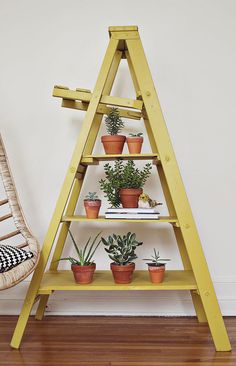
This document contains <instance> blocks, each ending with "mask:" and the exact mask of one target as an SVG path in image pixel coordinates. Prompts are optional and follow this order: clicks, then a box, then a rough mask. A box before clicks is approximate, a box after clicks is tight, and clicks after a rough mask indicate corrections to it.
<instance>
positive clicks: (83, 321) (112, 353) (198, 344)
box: [0, 316, 236, 366]
mask: <svg viewBox="0 0 236 366" xmlns="http://www.w3.org/2000/svg"><path fill="white" fill-rule="evenodd" d="M16 320H17V317H15V316H0V365H1V366H19V365H30V366H39V365H40V366H58V365H63V366H64V365H65V366H75V365H79V366H172V365H173V366H185V365H187V366H197V365H201V366H203V365H204V366H210V365H211V366H212V365H216V366H231V365H232V366H236V317H234V318H233V317H232V318H226V319H225V322H226V326H227V329H228V332H229V336H230V340H231V342H232V347H233V351H232V352H215V350H214V346H213V343H212V339H211V335H210V333H209V330H208V327H207V325H205V324H199V323H197V320H196V319H195V318H191V317H186V318H158V317H137V318H136V317H87V316H86V317H75V316H73V317H65V316H47V317H45V318H44V320H42V321H37V320H35V319H34V318H33V317H31V319H30V320H29V323H28V326H27V329H26V332H25V336H24V338H23V342H22V346H21V349H20V350H13V349H11V348H10V346H9V343H10V340H11V336H12V332H13V329H14V327H15V324H16Z"/></svg>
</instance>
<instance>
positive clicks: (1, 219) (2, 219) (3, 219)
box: [0, 213, 12, 222]
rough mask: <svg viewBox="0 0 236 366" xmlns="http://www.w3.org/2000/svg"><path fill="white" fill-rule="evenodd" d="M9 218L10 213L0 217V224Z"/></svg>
mask: <svg viewBox="0 0 236 366" xmlns="http://www.w3.org/2000/svg"><path fill="white" fill-rule="evenodd" d="M10 217H12V213H9V214H7V215H4V216H1V217H0V222H1V221H5V220H7V219H10Z"/></svg>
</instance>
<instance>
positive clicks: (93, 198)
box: [85, 192, 99, 201]
mask: <svg viewBox="0 0 236 366" xmlns="http://www.w3.org/2000/svg"><path fill="white" fill-rule="evenodd" d="M85 199H86V200H88V201H96V200H98V199H99V198H98V196H97V192H89V193H88V194H87V195H86V196H85Z"/></svg>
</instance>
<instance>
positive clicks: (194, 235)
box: [126, 38, 231, 351]
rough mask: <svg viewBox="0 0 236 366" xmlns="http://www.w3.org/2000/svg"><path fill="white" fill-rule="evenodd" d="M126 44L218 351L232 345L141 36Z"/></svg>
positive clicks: (127, 41)
mask: <svg viewBox="0 0 236 366" xmlns="http://www.w3.org/2000/svg"><path fill="white" fill-rule="evenodd" d="M126 45H127V48H128V52H129V55H130V58H131V60H132V65H133V68H134V72H135V74H136V77H137V81H138V85H139V87H140V91H141V95H142V97H143V101H144V105H145V108H146V112H147V117H148V119H149V122H150V126H151V129H152V132H153V136H154V139H155V141H156V144H157V146H158V153H159V155H160V159H161V163H162V167H163V170H164V173H165V177H166V180H167V182H168V187H169V190H170V193H171V197H172V200H173V203H174V208H175V211H176V215H177V218H178V222H179V225H180V230H181V235H182V236H183V241H184V245H185V247H186V251H187V253H188V256H189V260H190V263H191V266H192V269H193V274H194V277H195V280H196V283H197V288H198V291H199V294H200V297H201V301H202V304H203V307H204V310H205V314H206V318H207V321H208V324H209V327H210V331H211V334H212V337H213V341H214V344H215V348H216V350H217V351H230V350H231V345H230V342H229V338H228V335H227V331H226V328H225V325H224V321H223V318H222V315H221V312H220V308H219V304H218V301H217V298H216V294H215V290H214V287H213V284H212V281H211V277H210V273H209V270H208V267H207V263H206V260H205V257H204V253H203V250H202V246H201V242H200V238H199V236H198V232H197V228H196V225H195V222H194V219H193V216H192V212H191V208H190V205H189V202H188V199H187V195H186V192H185V189H184V185H183V182H182V178H181V175H180V172H179V169H178V164H177V161H176V158H175V155H174V151H173V148H172V145H171V142H170V138H169V134H168V131H167V128H166V124H165V121H164V118H163V114H162V111H161V107H160V104H159V101H158V97H157V94H156V90H155V87H154V84H153V81H152V77H151V73H150V70H149V67H148V63H147V60H146V57H145V54H144V51H143V47H142V44H141V42H140V39H138V38H137V39H127V40H126Z"/></svg>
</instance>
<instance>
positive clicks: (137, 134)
mask: <svg viewBox="0 0 236 366" xmlns="http://www.w3.org/2000/svg"><path fill="white" fill-rule="evenodd" d="M129 135H130V136H131V137H141V136H142V135H143V133H142V132H138V133H129Z"/></svg>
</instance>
